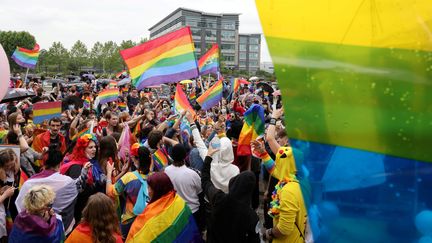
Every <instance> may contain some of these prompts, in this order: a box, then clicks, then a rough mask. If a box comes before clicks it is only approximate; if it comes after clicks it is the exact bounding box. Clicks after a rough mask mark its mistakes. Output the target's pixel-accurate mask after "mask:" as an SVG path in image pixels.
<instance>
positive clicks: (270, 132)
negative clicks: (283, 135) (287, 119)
mask: <svg viewBox="0 0 432 243" xmlns="http://www.w3.org/2000/svg"><path fill="white" fill-rule="evenodd" d="M282 114H283V109H282V108H281V109H278V110H275V111H273V113H272V119H271V120H270V124H269V126H268V128H267V135H266V140H267V142H268V144H269V146H270V149H271V151H272V152H273V153H274V154H277V151H278V149H279V147H280V145H279V143H278V142H277V141H276V120H277V119H279V118H280V117H281V116H282Z"/></svg>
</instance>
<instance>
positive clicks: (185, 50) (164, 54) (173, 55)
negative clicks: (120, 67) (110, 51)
mask: <svg viewBox="0 0 432 243" xmlns="http://www.w3.org/2000/svg"><path fill="white" fill-rule="evenodd" d="M120 55H121V56H122V57H123V59H124V61H125V63H126V65H127V66H128V68H129V72H130V76H131V79H132V83H133V85H134V86H135V87H137V89H138V90H141V89H143V88H144V87H148V86H154V85H160V84H163V83H174V82H177V81H180V80H184V79H190V78H194V77H197V76H198V66H197V61H196V58H195V52H194V43H193V41H192V35H191V31H190V28H189V27H184V28H181V29H179V30H176V31H173V32H170V33H168V34H166V35H163V36H161V37H159V38H156V39H153V40H150V41H147V42H145V43H143V44H141V45H139V46H135V47H132V48H129V49H126V50H122V51H120Z"/></svg>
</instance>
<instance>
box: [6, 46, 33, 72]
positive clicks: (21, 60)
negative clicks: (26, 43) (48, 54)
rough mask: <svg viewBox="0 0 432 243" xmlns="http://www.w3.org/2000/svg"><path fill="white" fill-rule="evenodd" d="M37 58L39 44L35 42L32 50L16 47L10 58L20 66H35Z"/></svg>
mask: <svg viewBox="0 0 432 243" xmlns="http://www.w3.org/2000/svg"><path fill="white" fill-rule="evenodd" d="M38 58H39V45H38V44H36V45H35V46H34V48H33V50H28V49H25V48H22V47H17V48H16V49H15V51H14V53H13V54H12V59H13V60H14V61H15V62H16V63H17V64H18V65H20V66H21V67H25V68H32V69H33V68H35V67H36V63H37V61H38Z"/></svg>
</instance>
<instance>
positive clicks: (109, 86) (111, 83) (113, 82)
mask: <svg viewBox="0 0 432 243" xmlns="http://www.w3.org/2000/svg"><path fill="white" fill-rule="evenodd" d="M108 88H110V89H112V88H117V82H116V81H114V80H111V81H110V82H109V84H108Z"/></svg>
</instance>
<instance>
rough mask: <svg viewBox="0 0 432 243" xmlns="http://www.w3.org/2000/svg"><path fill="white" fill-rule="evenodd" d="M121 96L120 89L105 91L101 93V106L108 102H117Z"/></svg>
mask: <svg viewBox="0 0 432 243" xmlns="http://www.w3.org/2000/svg"><path fill="white" fill-rule="evenodd" d="M118 96H119V89H117V88H114V89H105V90H103V91H101V92H100V93H99V96H98V97H99V104H101V105H103V104H106V103H108V102H113V101H116V100H117V98H118Z"/></svg>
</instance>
